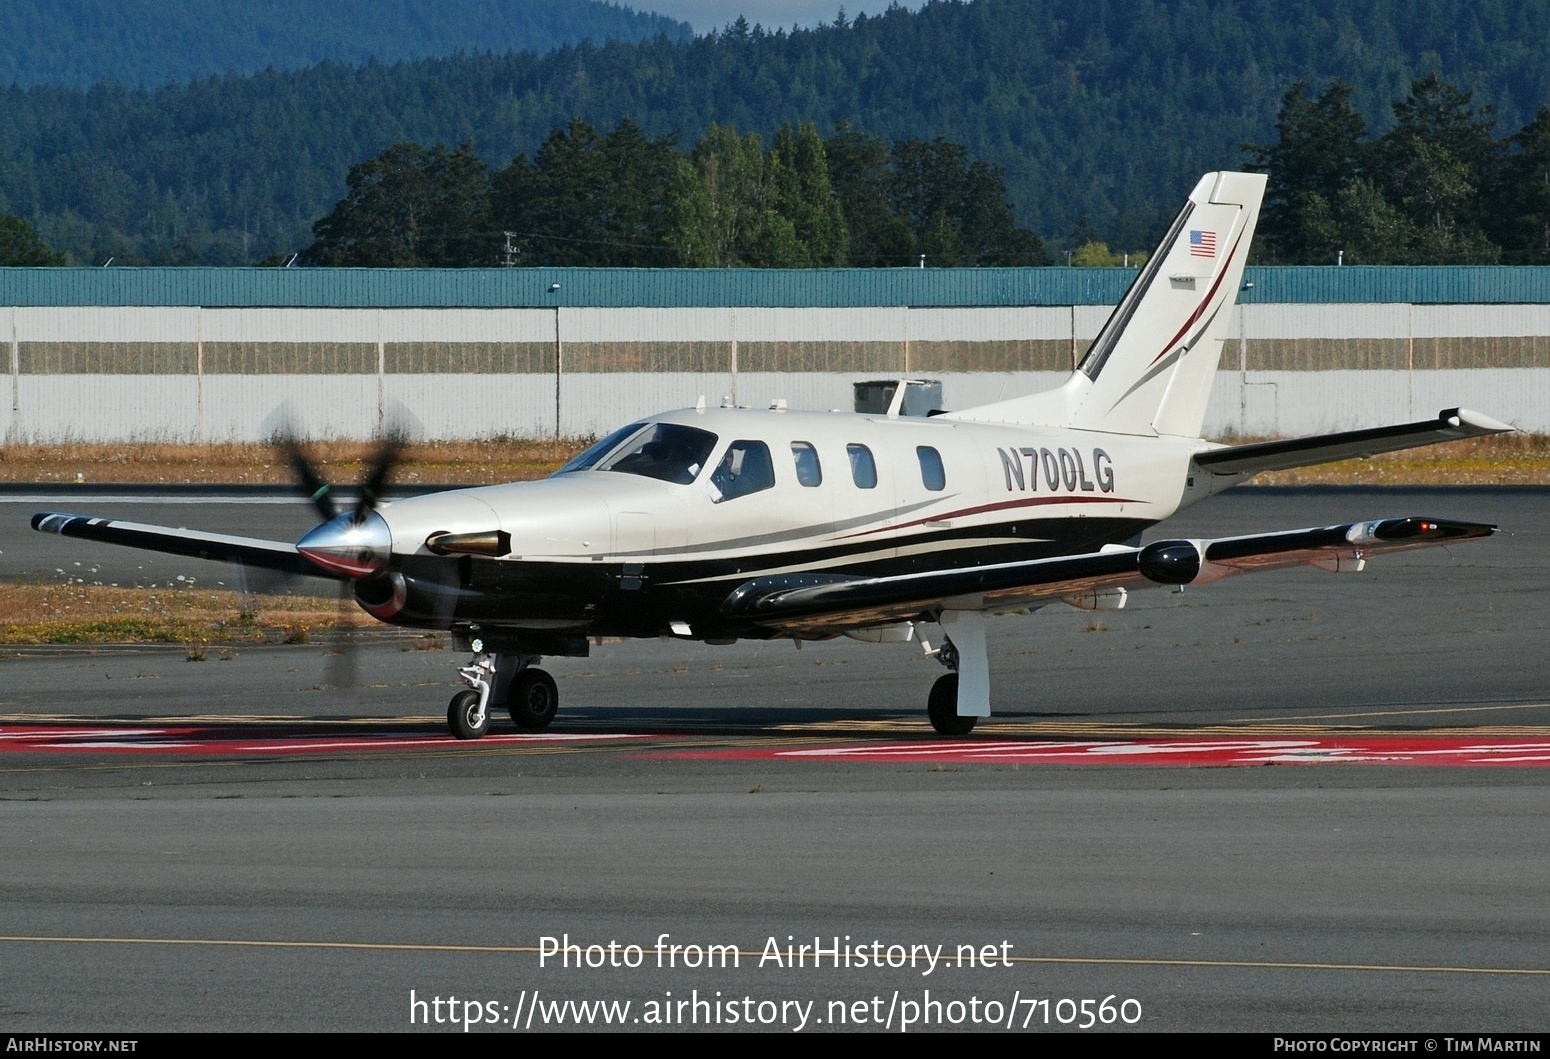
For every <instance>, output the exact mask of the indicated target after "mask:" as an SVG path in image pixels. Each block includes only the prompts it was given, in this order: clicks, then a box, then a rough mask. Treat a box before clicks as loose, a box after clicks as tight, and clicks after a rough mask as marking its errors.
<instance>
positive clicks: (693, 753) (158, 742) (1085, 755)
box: [0, 725, 1550, 768]
mask: <svg viewBox="0 0 1550 1059" xmlns="http://www.w3.org/2000/svg"><path fill="white" fill-rule="evenodd" d="M235 729H236V726H234V725H175V726H167V725H145V726H137V727H128V726H113V725H6V726H3V727H0V754H6V753H12V754H22V753H31V754H37V753H46V754H98V755H101V754H130V755H187V756H198V757H215V758H221V757H249V758H252V757H285V756H289V755H306V754H339V753H370V752H372V751H400V752H401V751H413V750H445V749H447V748H449V747H457V746H461V747H484V748H487V749H488V748H494V747H503V746H505V747H516V746H543V745H562V744H569V743H598V742H614V743H617V742H620V741H630V742H637V743H641V744H643V745H642V746H641V747H640V750H639V753H641V754H643V755H645V756H649V757H652V758H657V759H675V760H716V761H843V762H846V763H855V762H872V763H876V764H899V763H920V764H954V765H973V764H984V765H1144V766H1148V767H1159V766H1181V767H1187V768H1223V767H1244V766H1249V765H1433V766H1437V765H1455V766H1457V765H1468V766H1481V765H1486V766H1506V765H1511V766H1517V767H1520V768H1523V767H1527V768H1545V767H1547V766H1550V739H1544V740H1535V739H1526V738H1523V737H1516V738H1515V737H1511V736H1489V737H1482V738H1468V737H1461V736H1426V735H1359V736H1344V735H1342V736H1308V737H1303V738H1252V737H1245V738H1238V739H1234V738H1221V737H1209V736H1181V737H1178V738H1166V739H1145V740H1123V739H1108V740H1080V741H1075V740H1057V739H1050V740H1018V739H997V738H994V737H985V738H981V739H958V740H947V739H931V740H925V741H920V742H906V743H893V742H867V743H839V742H837V743H835V744H833V745H828V746H817V747H815V746H813V745H812V744H811V743H810V742H804V743H803V744H802V745H800V746H793V745H791V744H789V743H787V744H782V743H780V742H777V741H771V743H770V745H768V746H754V747H748V746H743V747H735V748H733V747H728V748H707V749H705V750H674V751H662V752H657V751H653V750H652V749H651V748H650V744H651V743H652V742H653V741H655V740H657V739H662V738H665V737H666V736H667V734H668V733H663V734H609V733H597V732H491V733H490V734H489V735H486V736H485V737H484V738H483V739H480V740H477V741H471V742H465V741H462V740H458V739H454V738H453V737H452V736H450V735H447V734H445V733H442V732H434V731H426V732H422V733H409V734H394V733H383V734H377V735H374V734H371V733H370V732H369V731H366V732H362V733H359V734H357V733H355V732H347V731H340V732H333V733H326V734H319V733H317V732H303V731H289V732H270V733H268V734H251V735H249V734H246V733H242V732H239V731H236V730H235ZM674 737H675V738H677V737H681V733H674Z"/></svg>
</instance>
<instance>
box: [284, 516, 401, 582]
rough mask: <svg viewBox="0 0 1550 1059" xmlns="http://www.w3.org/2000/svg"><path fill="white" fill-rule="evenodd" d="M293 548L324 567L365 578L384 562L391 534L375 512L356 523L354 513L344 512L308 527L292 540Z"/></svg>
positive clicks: (389, 553)
mask: <svg viewBox="0 0 1550 1059" xmlns="http://www.w3.org/2000/svg"><path fill="white" fill-rule="evenodd" d="M296 550H297V551H298V552H300V553H301V554H302V555H305V556H306V557H307V558H308V559H310V560H311V561H312V562H314V563H316V564H317V565H318V566H321V567H322V568H323V569H325V570H332V571H334V572H335V573H340V574H344V575H345V576H347V577H366V576H368V575H370V574H374V573H376V572H377V571H379V570H381V569H382V568H383V567H385V566H386V565H387V562H388V557H389V556H390V555H392V552H393V533H392V531H391V530H389V529H388V524H387V522H385V521H384V520H383V518H382V516H381V515H379V514H377V513H376V512H375V511H373V512H372V513H371V514H369V515H367V516H366V517H365V518H364V519H362V520H361V522H360V523H359V524H357V523H356V521H355V515H354V513H347V514H343V515H339V516H338V517H336V518H331V519H329V520H328V521H327V522H325V523H323V524H322V525H321V526H317V527H315V528H314V529H312V530H311V531H310V532H308V533H307V535H306V536H305V537H303V538H302V539H301V540H299V541H297V542H296Z"/></svg>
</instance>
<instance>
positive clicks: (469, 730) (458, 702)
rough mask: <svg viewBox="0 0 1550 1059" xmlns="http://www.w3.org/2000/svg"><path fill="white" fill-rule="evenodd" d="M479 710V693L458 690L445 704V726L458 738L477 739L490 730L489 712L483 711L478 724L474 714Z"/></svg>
mask: <svg viewBox="0 0 1550 1059" xmlns="http://www.w3.org/2000/svg"><path fill="white" fill-rule="evenodd" d="M478 712H479V693H478V692H477V691H460V692H458V693H457V694H456V695H454V696H452V701H451V702H450V703H448V704H447V727H448V728H450V729H452V734H453V735H455V736H457V737H458V738H459V739H478V738H479V737H480V736H482V735H484V733H485V732H487V731H489V730H490V712H489V711H488V710H486V711H485V713H484V716H483V717H482V718H480V721H479V723H478V724H475V723H474V715H475V714H477V713H478Z"/></svg>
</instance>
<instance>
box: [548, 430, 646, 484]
mask: <svg viewBox="0 0 1550 1059" xmlns="http://www.w3.org/2000/svg"><path fill="white" fill-rule="evenodd" d="M643 426H645V424H644V423H631V424H630V425H629V426H627V427H620V428H619V429H618V430H616V431H614V432H613V433H612V434H610V435H608V436H607V437H606V438H603V439H602V440H601V441H594V442H593V443H592V444H590V445H588V446H587V447H586V448H585V449H583V450H582V451H581V452H579V453H577V454H576V455H575V456H572V457H571V459H570V462H568V463H566V464H565V466H563V467H561V468H560V469H559V470H557V471H555V472H554V473H555V474H556V475H560V474H570V473H571V472H572V471H589V470H591V469H592V467H593V465H594V464H596V463H597V461H598V460H601V459H602V458H603V457H604V456H607V455H608V454H609V453H610V452H612V451H613V450H614V449H616V448H618V447H619V444H620V443H621V442H623V441H624V439H625V438H627V437H629V436H630V435H631V434H634V433H635V432H636V431H638V430H640V429H641V428H642V427H643ZM551 477H553V476H552V475H551Z"/></svg>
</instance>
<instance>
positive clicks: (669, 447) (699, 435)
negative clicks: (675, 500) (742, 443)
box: [597, 423, 716, 485]
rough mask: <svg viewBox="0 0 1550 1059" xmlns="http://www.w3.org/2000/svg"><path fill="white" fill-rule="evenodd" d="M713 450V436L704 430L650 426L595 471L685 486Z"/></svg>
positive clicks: (675, 426)
mask: <svg viewBox="0 0 1550 1059" xmlns="http://www.w3.org/2000/svg"><path fill="white" fill-rule="evenodd" d="M715 447H716V435H714V434H712V433H711V432H710V431H708V430H701V429H699V428H698V427H685V426H679V425H678V424H676V423H652V424H649V425H648V426H647V428H646V429H645V430H643V431H642V432H641V433H640V434H638V435H637V436H636V437H634V438H631V439H630V442H629V443H628V444H627V445H625V446H624V447H623V448H621V449H619V451H618V452H617V453H615V454H614V455H613V456H610V457H609V458H608V459H607V460H604V461H603V462H602V463H600V464H599V465H598V468H597V469H598V470H600V471H620V472H622V473H624V474H638V475H640V476H642V477H643V478H655V479H657V480H659V481H663V482H672V483H674V484H675V485H688V484H689V483H690V482H692V481H694V480H695V479H696V478H697V477H699V474H700V471H701V470H702V469H703V468H704V466H705V461H706V459H708V458H709V456H710V453H711V450H712V449H714V448H715Z"/></svg>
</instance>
